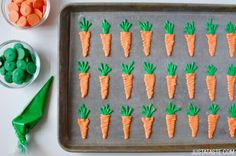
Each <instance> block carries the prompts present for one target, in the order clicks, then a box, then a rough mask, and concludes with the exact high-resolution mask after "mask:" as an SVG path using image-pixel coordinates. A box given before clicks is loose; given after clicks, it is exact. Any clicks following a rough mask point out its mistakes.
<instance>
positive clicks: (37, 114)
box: [12, 76, 54, 152]
mask: <svg viewBox="0 0 236 156" xmlns="http://www.w3.org/2000/svg"><path fill="white" fill-rule="evenodd" d="M53 78H54V77H53V76H51V78H50V79H49V80H48V81H47V82H46V84H45V85H44V86H43V87H42V88H41V89H40V90H39V92H38V93H37V94H36V95H35V96H34V97H33V99H32V100H31V101H30V102H29V103H28V105H27V106H26V108H25V109H24V110H23V111H22V113H21V114H20V115H18V116H17V117H15V118H14V119H13V120H12V125H13V127H14V129H15V132H16V136H17V138H18V147H19V149H20V150H21V152H24V151H25V148H26V145H27V140H26V135H27V134H28V133H29V132H30V130H31V129H32V128H34V126H36V125H37V123H38V122H39V121H40V119H41V118H42V116H43V114H44V106H45V103H46V99H47V94H48V91H49V88H50V86H51V84H52V81H53Z"/></svg>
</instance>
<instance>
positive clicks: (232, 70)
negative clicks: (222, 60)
mask: <svg viewBox="0 0 236 156" xmlns="http://www.w3.org/2000/svg"><path fill="white" fill-rule="evenodd" d="M235 73H236V67H235V66H234V65H233V64H230V65H229V66H228V69H227V75H229V76H235Z"/></svg>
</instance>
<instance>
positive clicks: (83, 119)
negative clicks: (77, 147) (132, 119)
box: [78, 104, 90, 139]
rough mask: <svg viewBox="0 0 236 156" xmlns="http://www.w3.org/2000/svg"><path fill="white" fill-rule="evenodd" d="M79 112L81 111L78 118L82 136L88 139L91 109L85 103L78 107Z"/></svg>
mask: <svg viewBox="0 0 236 156" xmlns="http://www.w3.org/2000/svg"><path fill="white" fill-rule="evenodd" d="M78 113H79V116H80V117H79V118H78V124H79V127H80V133H81V138H82V139H86V138H87V134H88V129H89V122H90V121H89V118H88V116H89V113H90V109H88V108H87V107H86V106H85V104H82V105H81V106H80V107H79V109H78Z"/></svg>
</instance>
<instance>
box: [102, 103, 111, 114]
mask: <svg viewBox="0 0 236 156" xmlns="http://www.w3.org/2000/svg"><path fill="white" fill-rule="evenodd" d="M99 112H100V113H101V114H103V115H110V114H111V113H112V112H113V110H112V109H111V108H110V106H109V104H108V103H107V104H106V105H105V106H103V107H101V108H100V109H99Z"/></svg>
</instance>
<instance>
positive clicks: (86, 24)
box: [79, 17, 92, 32]
mask: <svg viewBox="0 0 236 156" xmlns="http://www.w3.org/2000/svg"><path fill="white" fill-rule="evenodd" d="M91 25H92V23H90V22H89V21H88V20H87V19H86V18H85V17H83V18H82V20H81V21H80V22H79V27H80V29H81V31H84V32H87V31H88V30H89V28H90V27H91Z"/></svg>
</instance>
